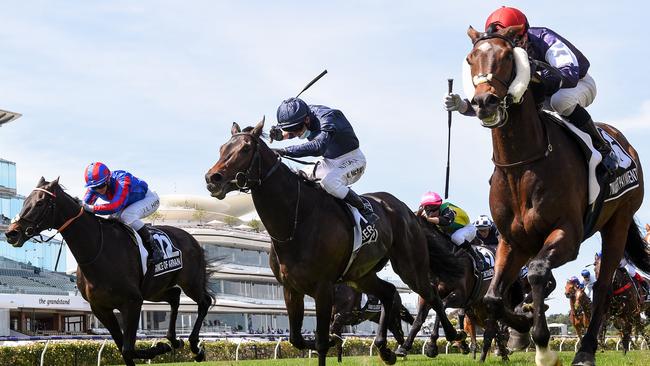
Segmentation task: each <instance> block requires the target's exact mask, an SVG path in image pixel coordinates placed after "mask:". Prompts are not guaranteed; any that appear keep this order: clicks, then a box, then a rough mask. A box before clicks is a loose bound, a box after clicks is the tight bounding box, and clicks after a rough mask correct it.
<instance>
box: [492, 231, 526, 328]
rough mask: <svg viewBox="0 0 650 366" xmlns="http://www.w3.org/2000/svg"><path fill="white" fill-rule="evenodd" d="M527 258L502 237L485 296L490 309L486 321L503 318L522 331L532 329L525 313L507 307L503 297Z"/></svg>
mask: <svg viewBox="0 0 650 366" xmlns="http://www.w3.org/2000/svg"><path fill="white" fill-rule="evenodd" d="M527 260H528V257H527V256H525V255H524V254H522V253H519V252H515V251H513V250H512V248H511V247H510V244H508V243H506V242H505V241H504V240H503V238H501V240H500V241H499V246H498V248H497V254H496V262H495V264H494V277H493V278H492V281H491V282H490V287H489V288H488V291H487V293H486V294H485V296H484V298H483V302H484V304H485V305H486V307H487V310H488V311H487V317H486V322H487V321H488V320H492V321H494V322H496V321H498V320H500V319H501V320H503V321H504V322H505V323H506V324H508V325H509V326H511V327H512V328H514V329H516V330H517V331H519V332H521V333H526V332H528V330H529V329H530V321H529V320H528V319H527V318H526V317H525V316H524V315H518V314H515V313H514V312H513V311H511V310H510V309H508V308H506V306H505V302H504V299H503V295H504V294H505V293H506V290H507V289H508V288H509V287H510V285H511V284H512V283H514V282H515V280H517V278H518V277H519V272H520V270H521V268H522V267H523V266H524V265H525V264H526V261H527Z"/></svg>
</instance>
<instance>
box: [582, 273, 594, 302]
mask: <svg viewBox="0 0 650 366" xmlns="http://www.w3.org/2000/svg"><path fill="white" fill-rule="evenodd" d="M580 275H581V276H582V284H583V285H584V288H585V294H587V296H589V298H591V293H592V291H593V289H594V281H592V280H591V272H589V270H588V269H583V270H582V272H580Z"/></svg>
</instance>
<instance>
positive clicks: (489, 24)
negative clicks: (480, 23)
mask: <svg viewBox="0 0 650 366" xmlns="http://www.w3.org/2000/svg"><path fill="white" fill-rule="evenodd" d="M513 25H523V26H524V29H523V30H522V31H521V33H520V34H519V35H523V34H524V33H525V32H526V31H527V30H528V19H527V18H526V15H524V13H522V12H521V11H520V10H519V9H516V8H511V7H507V6H502V7H500V8H499V9H497V10H495V11H494V12H492V14H490V16H489V17H488V18H487V20H486V21H485V31H486V32H494V31H497V30H499V29H501V28H508V27H512V26H513Z"/></svg>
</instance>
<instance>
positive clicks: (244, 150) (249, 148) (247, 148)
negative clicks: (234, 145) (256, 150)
mask: <svg viewBox="0 0 650 366" xmlns="http://www.w3.org/2000/svg"><path fill="white" fill-rule="evenodd" d="M241 150H242V151H243V152H249V151H251V145H244V147H242V148H241Z"/></svg>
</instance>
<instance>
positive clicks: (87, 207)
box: [83, 202, 95, 213]
mask: <svg viewBox="0 0 650 366" xmlns="http://www.w3.org/2000/svg"><path fill="white" fill-rule="evenodd" d="M83 207H84V211H88V212H90V213H94V212H95V206H93V205H89V204H87V203H86V202H84V203H83Z"/></svg>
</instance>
